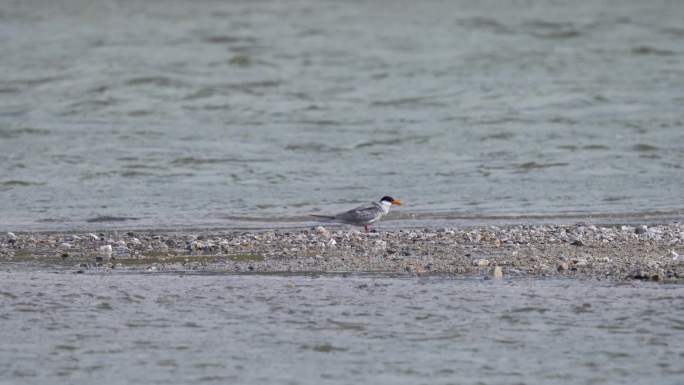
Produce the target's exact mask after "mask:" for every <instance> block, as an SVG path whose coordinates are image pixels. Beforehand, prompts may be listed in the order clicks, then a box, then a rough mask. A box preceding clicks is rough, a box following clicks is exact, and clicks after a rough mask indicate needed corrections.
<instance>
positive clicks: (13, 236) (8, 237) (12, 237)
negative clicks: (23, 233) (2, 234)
mask: <svg viewBox="0 0 684 385" xmlns="http://www.w3.org/2000/svg"><path fill="white" fill-rule="evenodd" d="M7 239H17V236H16V235H14V233H7Z"/></svg>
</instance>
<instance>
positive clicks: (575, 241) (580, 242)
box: [570, 238, 586, 246]
mask: <svg viewBox="0 0 684 385" xmlns="http://www.w3.org/2000/svg"><path fill="white" fill-rule="evenodd" d="M570 244H571V245H573V246H585V245H586V244H585V243H584V242H583V241H582V240H581V239H579V238H576V239H575V240H574V241H572V242H570Z"/></svg>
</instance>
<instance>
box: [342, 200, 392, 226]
mask: <svg viewBox="0 0 684 385" xmlns="http://www.w3.org/2000/svg"><path fill="white" fill-rule="evenodd" d="M387 211H389V210H388V209H387V207H385V206H383V205H381V204H380V203H378V202H369V203H366V204H364V205H362V206H359V207H357V208H355V209H352V210H349V211H345V212H343V213H340V214H337V215H335V216H334V217H333V219H334V220H336V221H340V222H344V223H348V224H352V225H367V224H369V223H373V222H375V221H377V220H378V219H380V218H382V216H383V215H385V214H387Z"/></svg>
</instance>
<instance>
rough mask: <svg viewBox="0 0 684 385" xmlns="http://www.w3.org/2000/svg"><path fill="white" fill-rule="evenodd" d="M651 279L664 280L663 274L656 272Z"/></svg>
mask: <svg viewBox="0 0 684 385" xmlns="http://www.w3.org/2000/svg"><path fill="white" fill-rule="evenodd" d="M651 280H652V281H655V282H662V281H663V276H662V275H660V274H654V275H652V276H651Z"/></svg>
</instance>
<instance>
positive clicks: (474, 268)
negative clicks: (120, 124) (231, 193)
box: [0, 223, 684, 283]
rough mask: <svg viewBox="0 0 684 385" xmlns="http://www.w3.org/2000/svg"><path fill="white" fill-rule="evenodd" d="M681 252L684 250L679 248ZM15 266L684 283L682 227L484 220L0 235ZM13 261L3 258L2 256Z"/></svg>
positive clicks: (2, 251)
mask: <svg viewBox="0 0 684 385" xmlns="http://www.w3.org/2000/svg"><path fill="white" fill-rule="evenodd" d="M680 254H682V255H681V256H680ZM0 260H2V261H4V262H10V263H11V262H14V263H11V268H12V269H20V268H21V267H22V266H25V267H27V268H30V267H35V266H41V265H54V266H62V267H63V268H64V270H65V271H72V272H74V273H91V272H95V271H103V270H108V269H109V270H111V269H115V270H117V269H118V270H122V269H123V270H133V271H145V272H147V271H184V270H206V271H225V272H247V273H249V272H283V273H292V272H311V273H335V272H339V273H344V272H377V273H394V274H397V273H399V274H405V275H424V274H454V275H470V276H477V277H484V278H487V279H488V278H491V277H497V276H499V275H500V274H502V275H503V276H539V277H553V276H567V277H576V278H593V279H610V280H630V279H643V280H651V281H657V282H673V283H684V226H683V225H682V224H679V223H674V224H666V225H657V226H614V227H596V226H593V225H584V224H575V225H567V226H502V227H497V226H488V227H473V228H432V229H422V230H388V231H380V232H378V233H371V234H370V235H366V234H363V233H361V232H359V231H357V230H354V229H352V230H348V229H344V230H335V229H326V228H323V227H320V226H319V227H317V228H312V229H311V230H304V231H290V232H278V231H275V232H274V231H263V232H253V233H251V232H240V233H238V232H235V233H231V232H224V233H221V234H196V233H195V234H189V233H177V232H166V233H164V232H148V231H124V232H115V231H112V232H104V233H85V232H84V233H66V232H65V233H60V234H44V233H16V234H15V233H6V234H3V235H2V236H0ZM7 266H10V265H9V264H6V266H5V267H6V268H8V267H7Z"/></svg>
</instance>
